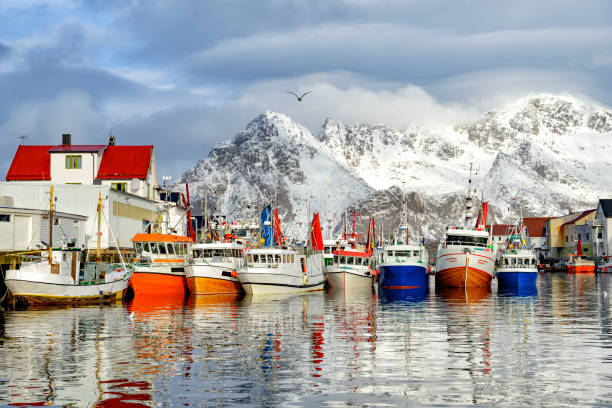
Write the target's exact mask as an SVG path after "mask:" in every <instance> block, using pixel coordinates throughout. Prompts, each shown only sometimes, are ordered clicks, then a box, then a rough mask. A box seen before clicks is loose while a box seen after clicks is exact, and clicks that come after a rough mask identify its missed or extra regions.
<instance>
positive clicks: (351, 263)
mask: <svg viewBox="0 0 612 408" xmlns="http://www.w3.org/2000/svg"><path fill="white" fill-rule="evenodd" d="M346 263H347V264H348V265H354V264H355V258H353V257H352V256H347V257H346Z"/></svg>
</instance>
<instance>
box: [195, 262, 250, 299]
mask: <svg viewBox="0 0 612 408" xmlns="http://www.w3.org/2000/svg"><path fill="white" fill-rule="evenodd" d="M185 278H186V279H187V287H188V288H189V293H190V294H192V295H224V294H238V293H242V286H241V285H240V281H239V280H238V279H237V278H235V277H233V276H232V269H230V268H229V267H227V266H222V265H211V264H206V265H204V264H195V265H193V264H191V265H187V266H185Z"/></svg>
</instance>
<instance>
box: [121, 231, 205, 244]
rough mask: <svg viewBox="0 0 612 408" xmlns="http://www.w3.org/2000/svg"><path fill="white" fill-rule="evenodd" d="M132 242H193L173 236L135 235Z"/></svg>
mask: <svg viewBox="0 0 612 408" xmlns="http://www.w3.org/2000/svg"><path fill="white" fill-rule="evenodd" d="M132 242H193V240H192V239H191V238H189V237H184V236H182V235H173V234H157V233H154V234H136V235H134V238H132Z"/></svg>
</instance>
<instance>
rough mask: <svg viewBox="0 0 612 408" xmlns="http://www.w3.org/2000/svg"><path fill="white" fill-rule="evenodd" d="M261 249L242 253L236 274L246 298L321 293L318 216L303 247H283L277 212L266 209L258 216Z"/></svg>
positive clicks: (321, 250)
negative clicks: (242, 262)
mask: <svg viewBox="0 0 612 408" xmlns="http://www.w3.org/2000/svg"><path fill="white" fill-rule="evenodd" d="M261 220H262V223H261V240H262V241H263V246H262V247H258V248H255V247H250V248H248V249H247V251H246V256H247V263H246V265H245V267H244V268H242V269H239V270H238V271H237V276H238V279H239V280H240V283H241V284H242V288H243V289H244V291H245V292H246V293H247V294H248V295H275V294H283V293H298V292H308V291H315V290H323V288H324V284H325V280H324V277H323V262H324V260H323V237H322V234H321V224H320V221H319V214H317V213H315V214H314V217H313V221H312V223H311V226H310V239H309V240H308V242H307V243H306V245H305V246H304V247H303V248H300V249H292V248H288V247H286V246H285V245H284V237H283V236H282V234H281V228H280V222H279V219H278V212H277V211H276V210H275V211H274V217H272V211H271V208H270V206H269V205H268V206H266V207H265V208H264V210H263V211H262V214H261Z"/></svg>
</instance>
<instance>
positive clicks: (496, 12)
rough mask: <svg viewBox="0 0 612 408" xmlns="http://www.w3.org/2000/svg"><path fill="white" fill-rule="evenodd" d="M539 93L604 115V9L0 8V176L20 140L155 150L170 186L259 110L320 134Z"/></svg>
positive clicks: (238, 1)
mask: <svg viewBox="0 0 612 408" xmlns="http://www.w3.org/2000/svg"><path fill="white" fill-rule="evenodd" d="M287 90H293V91H295V92H298V93H302V92H306V91H312V93H311V94H309V95H307V96H306V97H305V98H304V100H303V101H302V102H299V103H298V102H297V100H296V99H295V97H293V96H292V95H290V94H288V93H287V92H286V91H287ZM540 92H551V93H568V94H572V95H574V96H577V97H581V98H585V99H586V100H589V101H591V102H594V103H597V104H601V105H603V106H606V107H609V106H612V2H610V1H607V0H602V1H595V0H594V1H589V0H585V1H581V2H576V1H565V0H538V1H533V0H531V1H522V0H512V1H503V0H497V1H486V0H480V1H471V0H463V1H462V0H455V1H451V0H257V1H254V0H121V1H118V0H57V1H41V0H20V1H12V0H0V143H2V146H3V149H0V160H1V162H0V163H2V165H1V166H0V171H2V173H3V175H6V171H7V169H8V166H9V165H10V161H11V160H12V157H13V155H14V152H15V150H16V149H17V146H18V145H19V144H20V143H21V140H23V139H20V137H21V136H26V137H27V138H26V139H25V143H26V144H56V143H60V142H61V134H62V133H71V134H72V135H73V136H72V138H73V143H75V144H88V143H91V144H102V143H106V141H107V140H108V135H109V133H112V134H113V135H115V137H116V139H117V144H154V145H155V154H156V159H157V165H158V171H159V174H160V177H161V176H162V175H167V176H171V177H172V178H173V180H176V178H177V177H178V175H179V174H181V173H182V172H183V171H185V170H187V169H188V168H191V167H193V166H194V165H195V163H196V162H197V161H198V160H199V159H202V158H205V157H206V156H207V155H208V153H209V151H210V149H211V148H212V147H213V146H214V145H215V144H217V143H219V142H220V141H223V140H228V139H231V138H232V137H233V136H234V135H235V134H236V133H238V132H239V131H240V130H242V129H244V128H245V126H246V125H247V124H248V122H250V121H251V120H252V119H254V118H255V117H256V116H257V115H258V114H259V113H261V112H263V111H265V110H268V109H271V110H274V111H277V112H282V113H285V114H288V115H289V116H291V117H292V118H294V119H295V120H297V121H298V122H300V123H302V124H303V125H305V126H307V127H308V128H309V129H310V130H311V131H312V132H313V134H315V135H317V134H318V132H319V129H320V127H321V125H322V124H323V122H324V121H325V119H326V118H328V117H330V118H334V119H338V120H341V121H343V122H346V123H349V124H352V123H357V122H369V123H382V124H386V125H388V126H392V127H398V128H401V127H406V126H410V125H412V124H436V125H448V124H456V123H459V122H465V121H469V120H472V119H474V118H476V117H478V116H479V115H481V114H482V113H483V112H485V111H487V110H490V109H493V108H498V107H501V106H503V105H504V104H506V103H510V102H512V101H514V100H516V99H518V98H520V97H524V96H526V95H529V94H533V93H540Z"/></svg>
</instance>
